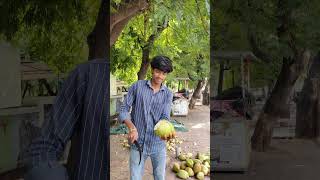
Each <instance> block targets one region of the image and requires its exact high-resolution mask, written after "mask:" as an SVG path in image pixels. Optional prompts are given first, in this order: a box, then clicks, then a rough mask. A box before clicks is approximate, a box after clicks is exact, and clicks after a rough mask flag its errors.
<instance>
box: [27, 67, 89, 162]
mask: <svg viewBox="0 0 320 180" xmlns="http://www.w3.org/2000/svg"><path fill="white" fill-rule="evenodd" d="M85 74H86V72H85V70H84V69H82V68H80V67H79V66H78V68H76V69H75V70H74V71H72V72H71V73H70V75H69V77H68V78H67V79H66V80H65V81H64V83H63V86H62V88H61V89H60V91H59V93H58V95H57V97H56V99H55V102H54V104H53V105H52V108H51V112H50V118H49V119H48V120H47V121H46V122H45V124H44V125H43V127H42V130H41V134H40V136H39V137H37V138H35V139H34V140H33V141H32V142H31V144H30V146H29V148H28V149H27V153H26V155H25V156H26V157H24V161H25V163H26V165H32V166H34V165H37V164H38V163H40V162H43V161H58V160H59V159H60V158H61V156H62V153H63V151H64V148H65V145H66V144H67V142H68V141H69V140H70V137H71V135H72V133H73V131H74V128H75V126H76V124H77V122H78V121H79V116H80V115H81V114H82V110H83V103H84V102H83V101H84V99H83V98H84V94H85V91H86V84H87V83H86V78H85V77H84V76H85Z"/></svg>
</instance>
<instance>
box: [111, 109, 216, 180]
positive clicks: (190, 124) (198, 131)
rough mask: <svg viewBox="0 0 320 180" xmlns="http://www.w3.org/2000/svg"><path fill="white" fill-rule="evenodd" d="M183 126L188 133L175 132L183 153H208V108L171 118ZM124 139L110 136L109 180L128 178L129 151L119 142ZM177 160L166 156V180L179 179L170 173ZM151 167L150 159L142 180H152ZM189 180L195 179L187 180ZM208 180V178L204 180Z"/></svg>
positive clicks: (122, 136) (123, 136) (126, 179)
mask: <svg viewBox="0 0 320 180" xmlns="http://www.w3.org/2000/svg"><path fill="white" fill-rule="evenodd" d="M172 118H173V119H176V120H178V121H179V122H182V123H184V124H185V126H186V127H187V128H188V129H189V131H188V132H177V136H178V138H181V139H183V140H184V141H183V143H182V144H181V145H180V147H181V148H182V151H183V152H191V153H193V154H194V155H195V154H196V153H197V152H202V153H205V152H209V151H210V114H209V107H208V106H196V108H195V109H194V110H190V111H189V115H188V116H187V117H172ZM125 138H126V135H112V136H110V153H111V154H110V159H111V161H110V167H111V168H110V179H112V180H128V179H130V178H129V174H130V172H129V164H128V161H129V149H126V148H123V146H122V145H121V144H120V142H121V141H122V140H123V139H125ZM176 161H178V160H176V159H175V154H174V153H173V152H169V153H168V154H167V170H166V180H175V179H179V178H177V177H176V175H175V174H174V173H173V172H172V171H171V164H172V163H173V162H176ZM152 179H153V176H152V165H151V161H150V158H149V159H148V160H147V161H146V164H145V172H144V176H143V180H152ZM189 179H190V180H192V179H195V178H189ZM205 179H206V180H209V179H210V178H209V177H206V178H205Z"/></svg>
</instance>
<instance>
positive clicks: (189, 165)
mask: <svg viewBox="0 0 320 180" xmlns="http://www.w3.org/2000/svg"><path fill="white" fill-rule="evenodd" d="M186 161H187V166H188V167H191V168H193V164H194V163H193V161H192V159H187V160H186Z"/></svg>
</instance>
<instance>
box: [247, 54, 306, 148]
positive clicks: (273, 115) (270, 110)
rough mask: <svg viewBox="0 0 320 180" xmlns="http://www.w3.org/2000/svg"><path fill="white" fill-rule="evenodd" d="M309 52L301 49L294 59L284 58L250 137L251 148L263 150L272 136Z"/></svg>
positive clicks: (304, 65)
mask: <svg viewBox="0 0 320 180" xmlns="http://www.w3.org/2000/svg"><path fill="white" fill-rule="evenodd" d="M309 59H310V52H309V51H305V50H304V51H303V52H301V53H299V54H298V56H297V57H295V58H294V59H291V58H284V59H283V64H282V69H281V72H280V74H279V76H278V79H277V82H276V84H275V87H274V89H273V91H272V93H271V95H270V97H269V98H268V100H267V102H266V104H265V105H264V107H263V110H262V112H261V114H260V115H259V118H258V121H257V124H256V128H255V131H254V134H253V136H252V138H251V143H252V148H253V149H254V150H257V151H265V150H266V149H267V148H268V147H269V145H270V143H271V138H272V131H273V125H274V124H275V123H276V121H277V119H278V118H279V116H280V114H281V111H282V108H283V107H286V105H287V104H288V100H289V97H290V94H291V91H292V89H293V86H294V84H295V82H296V80H297V79H298V78H299V76H300V75H301V73H302V72H303V70H304V69H305V67H306V66H307V65H308V62H309Z"/></svg>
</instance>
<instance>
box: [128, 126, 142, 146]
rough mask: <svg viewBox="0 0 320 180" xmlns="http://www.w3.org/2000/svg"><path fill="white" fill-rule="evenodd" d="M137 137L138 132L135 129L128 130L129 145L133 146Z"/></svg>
mask: <svg viewBox="0 0 320 180" xmlns="http://www.w3.org/2000/svg"><path fill="white" fill-rule="evenodd" d="M138 137H139V135H138V131H137V129H136V128H132V129H129V133H128V140H129V142H130V143H131V144H133V143H134V141H137V140H138Z"/></svg>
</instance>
